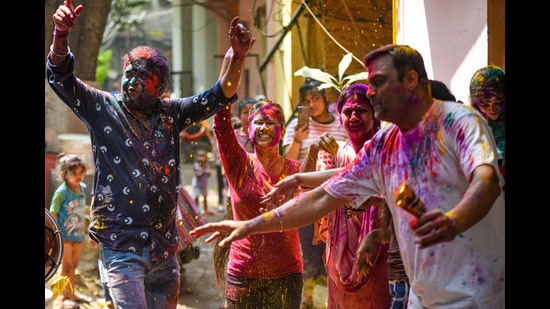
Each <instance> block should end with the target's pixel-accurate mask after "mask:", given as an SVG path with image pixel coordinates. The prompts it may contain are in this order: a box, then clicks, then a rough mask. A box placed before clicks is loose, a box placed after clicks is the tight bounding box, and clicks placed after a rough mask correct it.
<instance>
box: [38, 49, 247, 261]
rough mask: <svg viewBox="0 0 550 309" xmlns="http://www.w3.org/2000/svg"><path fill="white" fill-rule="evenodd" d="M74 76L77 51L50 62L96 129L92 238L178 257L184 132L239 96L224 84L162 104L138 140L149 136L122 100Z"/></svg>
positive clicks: (58, 87)
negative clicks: (149, 129)
mask: <svg viewBox="0 0 550 309" xmlns="http://www.w3.org/2000/svg"><path fill="white" fill-rule="evenodd" d="M73 72H74V56H73V54H69V56H68V57H67V58H66V60H65V61H64V62H63V63H61V64H59V65H57V66H55V65H53V64H52V63H51V62H50V61H49V59H48V61H47V71H46V74H47V78H48V83H49V85H50V86H51V88H52V89H53V91H54V92H55V93H56V94H57V95H58V96H59V98H60V99H61V100H62V101H63V102H64V103H65V104H66V105H67V106H68V107H69V108H71V110H72V111H73V113H74V114H75V115H76V116H77V117H78V118H79V119H80V120H82V122H83V123H84V124H85V126H86V127H87V129H88V131H89V132H90V137H91V143H92V152H93V160H94V166H95V169H94V171H95V172H94V180H93V192H94V193H93V204H92V205H91V212H90V226H89V228H88V230H89V234H90V237H92V238H95V239H96V240H98V241H101V242H102V243H103V244H104V245H106V246H108V247H109V248H111V249H113V250H120V251H134V252H136V253H138V254H142V251H143V248H144V247H145V246H150V248H151V254H150V257H151V260H152V261H163V260H164V259H166V258H172V257H173V256H174V254H175V253H176V249H177V244H178V233H177V230H176V205H177V197H178V186H179V180H180V169H179V162H180V159H179V154H180V145H179V134H180V132H181V131H182V130H183V129H184V128H185V127H187V126H189V125H190V124H191V123H193V122H200V121H201V120H204V119H206V118H209V117H210V116H212V115H214V114H215V113H216V112H218V111H220V110H222V109H223V108H225V107H226V106H228V105H230V104H232V103H234V102H235V101H236V100H237V95H234V96H233V97H232V98H230V99H227V98H226V97H225V96H224V94H223V90H222V87H221V84H220V82H219V81H218V82H216V83H215V84H214V85H213V86H212V87H211V88H210V89H207V90H205V91H203V92H201V93H200V94H198V95H195V96H191V97H188V98H177V99H165V100H162V101H161V100H160V99H159V100H158V106H157V108H156V109H155V111H154V117H153V123H154V124H153V130H152V132H151V133H148V136H149V138H147V139H145V140H140V139H138V136H142V134H143V131H142V132H135V130H136V129H134V128H133V127H132V125H131V124H130V122H129V120H130V119H129V117H132V116H131V114H130V113H128V112H127V111H125V107H124V105H123V103H122V100H121V98H120V97H119V96H114V95H113V94H111V93H109V92H106V91H101V90H98V89H95V88H93V87H91V86H89V85H87V84H85V83H84V82H83V81H82V80H80V79H79V78H78V77H76V76H75V75H74V73H73ZM137 129H138V128H137ZM136 133H140V134H139V135H138V134H136Z"/></svg>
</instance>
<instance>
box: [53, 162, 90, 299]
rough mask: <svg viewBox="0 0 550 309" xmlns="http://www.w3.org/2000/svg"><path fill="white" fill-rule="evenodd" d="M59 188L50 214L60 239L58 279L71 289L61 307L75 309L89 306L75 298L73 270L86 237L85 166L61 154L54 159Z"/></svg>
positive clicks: (65, 294)
mask: <svg viewBox="0 0 550 309" xmlns="http://www.w3.org/2000/svg"><path fill="white" fill-rule="evenodd" d="M57 169H58V171H59V182H60V185H59V186H58V187H57V189H56V190H55V192H54V194H53V196H52V200H51V203H50V213H51V214H52V217H53V218H54V219H55V220H57V221H58V223H59V227H60V229H61V235H62V238H63V257H62V261H61V275H62V276H67V277H68V278H69V282H70V286H68V287H67V288H66V289H65V290H64V291H63V307H64V308H73V307H78V303H83V302H88V301H87V300H86V299H84V298H81V297H79V296H78V295H76V293H75V290H76V269H77V267H78V262H79V260H80V254H81V253H82V246H83V243H84V239H85V237H86V209H87V207H88V206H87V205H86V184H85V183H84V182H83V181H84V176H85V175H86V164H85V163H84V161H82V159H80V157H78V156H77V155H74V154H66V153H60V154H59V155H58V158H57Z"/></svg>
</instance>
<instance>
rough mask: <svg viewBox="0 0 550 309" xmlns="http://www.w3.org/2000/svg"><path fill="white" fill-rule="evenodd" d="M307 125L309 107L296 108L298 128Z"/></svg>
mask: <svg viewBox="0 0 550 309" xmlns="http://www.w3.org/2000/svg"><path fill="white" fill-rule="evenodd" d="M306 123H307V124H309V106H298V128H301V127H302V126H303V125H304V124H306Z"/></svg>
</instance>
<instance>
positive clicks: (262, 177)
mask: <svg viewBox="0 0 550 309" xmlns="http://www.w3.org/2000/svg"><path fill="white" fill-rule="evenodd" d="M249 121H250V128H249V134H250V140H251V141H252V143H253V144H254V152H253V153H248V152H247V151H246V150H245V148H243V146H241V144H240V143H239V141H238V140H237V137H236V136H235V131H234V130H233V127H232V123H231V110H230V109H229V108H227V109H225V110H223V111H220V112H218V113H217V114H216V115H215V116H214V125H213V129H214V133H215V135H216V140H217V146H218V151H219V155H220V162H221V164H222V166H223V170H224V171H225V172H226V177H227V180H228V183H229V184H230V186H229V190H230V195H231V204H232V205H231V206H232V210H233V216H234V220H249V219H252V218H254V217H256V216H258V215H261V214H262V213H264V212H266V211H267V210H270V209H272V208H275V207H276V206H278V205H270V206H269V207H266V206H262V205H260V198H261V197H262V196H264V195H265V194H266V193H267V192H269V191H270V190H271V188H272V184H275V183H277V182H278V181H279V180H281V179H283V178H284V177H286V176H288V175H291V174H294V173H296V172H298V171H299V169H300V166H301V162H300V161H296V160H291V159H286V158H285V157H283V156H282V155H280V152H279V142H280V140H281V138H282V137H283V135H284V133H285V129H284V127H285V125H284V122H285V118H284V113H283V110H282V108H281V106H280V105H279V104H277V103H273V102H271V101H260V102H258V103H256V104H255V105H254V107H253V108H252V110H251V111H250V115H249ZM297 193H298V192H297ZM303 266H304V265H303V262H302V256H301V251H300V239H299V236H298V230H297V229H292V230H288V231H281V232H274V233H266V234H258V235H250V236H249V237H246V238H243V239H241V240H238V241H235V242H234V243H232V244H231V249H230V253H229V263H228V265H227V276H226V284H225V286H226V288H225V292H226V298H227V306H228V308H265V309H281V308H284V309H298V308H299V306H300V300H301V293H302V286H303V281H302V280H303V277H302V276H303Z"/></svg>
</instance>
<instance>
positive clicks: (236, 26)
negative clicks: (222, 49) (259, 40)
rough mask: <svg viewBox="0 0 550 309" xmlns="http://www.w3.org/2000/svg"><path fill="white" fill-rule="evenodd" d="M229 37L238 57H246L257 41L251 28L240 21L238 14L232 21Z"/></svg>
mask: <svg viewBox="0 0 550 309" xmlns="http://www.w3.org/2000/svg"><path fill="white" fill-rule="evenodd" d="M228 36H229V39H230V40H231V48H232V49H233V53H234V55H235V56H236V57H239V58H240V59H244V57H246V55H248V53H249V52H250V49H251V48H252V46H253V45H254V43H255V42H256V38H253V37H252V34H251V33H250V30H248V29H246V27H245V26H244V25H243V24H241V23H240V22H239V16H236V17H235V18H233V20H232V21H231V26H230V27H229V34H228Z"/></svg>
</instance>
